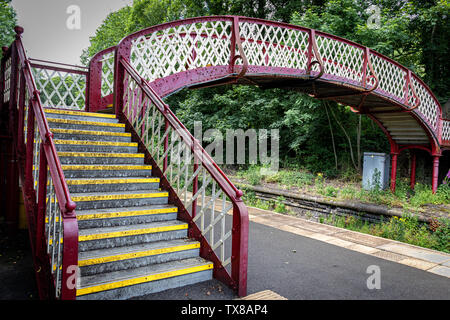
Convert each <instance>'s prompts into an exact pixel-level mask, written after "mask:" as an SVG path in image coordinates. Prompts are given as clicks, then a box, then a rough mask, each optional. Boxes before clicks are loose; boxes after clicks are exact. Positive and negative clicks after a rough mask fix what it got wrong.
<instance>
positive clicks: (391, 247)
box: [377, 242, 450, 264]
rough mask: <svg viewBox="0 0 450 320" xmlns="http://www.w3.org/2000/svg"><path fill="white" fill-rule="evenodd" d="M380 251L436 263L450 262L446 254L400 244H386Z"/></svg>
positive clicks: (379, 247)
mask: <svg viewBox="0 0 450 320" xmlns="http://www.w3.org/2000/svg"><path fill="white" fill-rule="evenodd" d="M377 248H378V249H382V250H386V251H391V252H395V253H399V254H403V255H405V256H409V257H414V258H418V259H422V260H425V261H430V262H434V263H438V264H440V263H444V262H446V261H448V260H450V256H449V255H446V254H444V253H442V254H440V253H438V252H433V251H429V250H426V249H419V248H415V247H412V246H409V245H407V244H399V243H396V242H393V243H388V244H384V245H381V246H378V247H377Z"/></svg>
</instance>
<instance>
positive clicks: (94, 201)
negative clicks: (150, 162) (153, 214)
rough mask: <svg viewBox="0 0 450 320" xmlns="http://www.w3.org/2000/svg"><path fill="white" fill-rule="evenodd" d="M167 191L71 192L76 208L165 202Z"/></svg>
mask: <svg viewBox="0 0 450 320" xmlns="http://www.w3.org/2000/svg"><path fill="white" fill-rule="evenodd" d="M168 196H169V193H168V192H167V191H157V190H138V191H119V192H91V193H71V197H72V200H73V201H75V202H76V204H77V209H78V210H87V209H102V208H122V207H139V206H148V205H154V204H167V203H168Z"/></svg>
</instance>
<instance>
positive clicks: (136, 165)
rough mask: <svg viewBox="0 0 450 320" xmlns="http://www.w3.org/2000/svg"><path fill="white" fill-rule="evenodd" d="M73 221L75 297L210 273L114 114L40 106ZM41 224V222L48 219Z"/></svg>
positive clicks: (111, 294) (148, 287) (150, 289)
mask: <svg viewBox="0 0 450 320" xmlns="http://www.w3.org/2000/svg"><path fill="white" fill-rule="evenodd" d="M45 113H46V118H47V121H48V124H49V126H50V129H51V131H52V132H53V134H54V142H55V145H56V149H57V151H58V156H59V158H60V161H61V166H62V169H63V171H64V176H65V177H66V182H67V185H68V187H69V191H70V194H71V197H72V200H73V201H75V203H76V204H77V208H76V214H77V219H78V227H79V237H78V241H79V246H78V252H79V253H78V266H79V272H80V277H79V282H78V284H77V290H76V296H77V299H128V298H131V297H136V296H141V295H145V294H150V293H154V292H159V291H163V290H167V289H171V288H175V287H181V286H185V285H189V284H194V283H197V282H201V281H206V280H210V279H212V269H213V263H212V262H210V261H207V260H205V259H203V258H200V257H199V250H200V243H199V242H198V241H194V240H190V239H188V237H187V231H188V224H187V223H184V222H181V221H179V220H177V212H178V208H177V207H176V206H174V205H171V204H170V203H168V192H167V191H164V190H161V188H160V179H159V178H158V177H155V176H152V167H151V166H149V165H145V164H144V154H141V153H138V150H137V149H138V147H137V146H138V144H137V143H133V142H131V134H130V133H127V132H125V125H124V124H121V123H119V121H118V120H117V119H116V117H115V115H111V114H102V113H88V112H76V111H68V110H58V109H45ZM47 223H48V221H47Z"/></svg>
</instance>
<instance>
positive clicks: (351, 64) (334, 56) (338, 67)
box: [316, 35, 364, 83]
mask: <svg viewBox="0 0 450 320" xmlns="http://www.w3.org/2000/svg"><path fill="white" fill-rule="evenodd" d="M316 43H317V48H318V49H319V54H320V57H321V58H322V61H323V62H324V69H325V72H324V73H325V74H327V75H332V76H335V77H339V78H343V79H348V80H351V81H353V82H357V83H361V82H362V69H363V62H364V51H363V49H362V48H359V47H355V46H353V45H351V44H348V43H345V42H342V41H338V40H336V39H332V38H328V37H324V36H322V35H318V36H316Z"/></svg>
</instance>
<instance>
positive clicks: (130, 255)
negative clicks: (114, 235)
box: [78, 242, 200, 267]
mask: <svg viewBox="0 0 450 320" xmlns="http://www.w3.org/2000/svg"><path fill="white" fill-rule="evenodd" d="M198 248H200V243H198V242H197V243H193V244H186V245H180V246H174V247H168V248H160V249H151V250H145V251H139V252H131V253H124V254H118V255H112V256H107V257H101V258H92V259H85V260H78V266H79V267H84V266H90V265H93V264H100V263H108V262H114V261H121V260H126V259H135V258H142V257H148V256H154V255H158V254H164V253H171V252H178V251H184V250H192V249H198Z"/></svg>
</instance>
